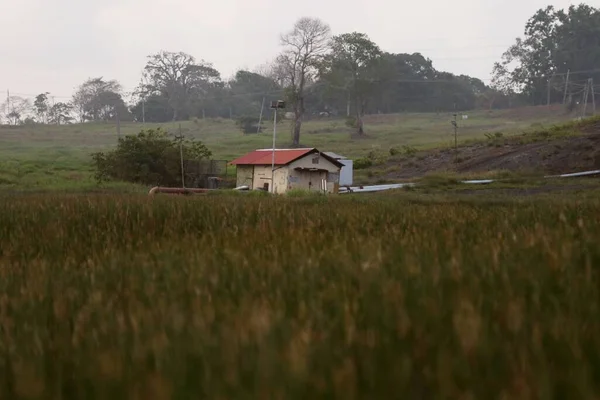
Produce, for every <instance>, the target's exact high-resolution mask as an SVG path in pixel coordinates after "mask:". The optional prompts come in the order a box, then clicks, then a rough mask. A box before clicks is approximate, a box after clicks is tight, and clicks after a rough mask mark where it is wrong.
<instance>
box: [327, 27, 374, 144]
mask: <svg viewBox="0 0 600 400" xmlns="http://www.w3.org/2000/svg"><path fill="white" fill-rule="evenodd" d="M381 55H382V52H381V50H380V49H379V47H378V46H377V45H376V44H375V43H373V42H372V41H371V40H370V39H369V38H368V36H367V35H365V34H364V33H358V32H353V33H345V34H342V35H339V36H335V37H334V38H333V40H332V43H331V54H330V55H329V57H328V58H327V61H326V63H325V65H326V67H325V71H326V72H325V73H324V76H325V77H326V79H328V80H329V81H330V82H336V83H337V85H338V87H343V88H344V89H345V90H346V92H347V93H348V96H349V98H350V97H352V98H353V99H354V104H355V113H356V129H357V133H358V134H359V135H363V134H364V127H363V115H364V111H365V106H366V101H367V98H368V96H369V94H370V93H371V91H372V90H373V89H374V88H375V83H374V80H375V74H374V71H375V67H376V65H377V62H378V61H379V60H380V59H381Z"/></svg>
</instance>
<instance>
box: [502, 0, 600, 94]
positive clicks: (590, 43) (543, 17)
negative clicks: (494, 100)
mask: <svg viewBox="0 0 600 400" xmlns="http://www.w3.org/2000/svg"><path fill="white" fill-rule="evenodd" d="M598 26H600V10H598V9H596V8H593V7H590V6H588V5H584V4H582V5H579V6H571V7H569V9H568V10H567V11H565V10H559V11H557V10H555V9H554V7H552V6H549V7H547V8H545V9H540V10H538V11H537V12H536V13H535V14H534V15H533V16H532V17H531V18H530V19H529V21H528V22H527V24H526V26H525V32H524V33H525V36H524V37H523V38H518V39H517V41H516V43H515V44H514V45H513V46H511V47H510V48H509V49H508V50H507V51H506V52H505V53H504V55H503V56H502V60H501V61H500V62H499V63H497V64H496V65H495V67H494V81H495V82H496V83H497V87H498V89H499V90H501V91H503V92H505V93H509V92H521V93H523V94H524V95H525V96H526V97H527V98H528V99H529V100H530V101H531V102H533V103H534V104H542V103H545V102H546V101H547V100H548V95H550V101H562V99H563V95H564V87H567V89H568V88H569V85H567V82H566V76H567V73H568V72H569V73H570V75H571V82H575V84H577V83H579V84H581V83H584V82H585V81H586V80H587V79H588V78H593V79H594V80H595V81H596V82H598V81H600V71H599V70H598V65H600V35H599V34H598Z"/></svg>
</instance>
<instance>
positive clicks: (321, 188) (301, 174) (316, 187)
mask: <svg viewBox="0 0 600 400" xmlns="http://www.w3.org/2000/svg"><path fill="white" fill-rule="evenodd" d="M272 159H273V150H272V149H261V150H255V151H253V152H251V153H248V154H246V155H245V156H242V157H240V158H238V159H236V160H233V161H232V162H231V164H233V165H235V166H236V167H237V186H238V187H241V186H248V187H249V188H250V190H266V191H272V190H271V189H273V188H274V190H273V192H274V193H277V194H283V193H286V192H287V191H289V190H293V189H300V190H307V191H314V192H327V193H335V192H337V189H338V186H339V180H340V170H341V169H342V167H343V166H344V165H343V164H342V163H341V162H340V161H338V160H336V159H334V158H332V157H330V156H328V155H327V154H325V153H321V152H320V151H319V150H317V149H315V148H308V149H275V170H274V175H275V177H274V178H275V179H272V174H271V163H272ZM272 184H273V185H274V186H273V187H272V186H271V185H272Z"/></svg>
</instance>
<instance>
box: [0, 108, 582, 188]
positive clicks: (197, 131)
mask: <svg viewBox="0 0 600 400" xmlns="http://www.w3.org/2000/svg"><path fill="white" fill-rule="evenodd" d="M467 114H468V115H469V119H468V120H462V119H461V120H460V121H459V124H460V130H459V143H460V144H464V143H466V142H470V141H477V140H485V139H486V138H485V134H486V133H490V132H499V131H501V132H503V134H504V135H505V136H510V135H513V134H519V133H521V132H523V131H524V130H527V129H531V128H532V127H540V126H549V125H551V124H554V123H557V122H559V121H564V120H568V119H571V118H572V116H568V115H565V114H564V110H562V109H560V108H559V109H556V108H552V109H548V108H546V107H538V108H525V109H519V110H501V111H474V112H469V113H467ZM451 119H452V116H451V115H450V114H448V113H442V114H435V113H431V114H396V115H374V116H367V117H366V119H365V123H366V131H367V137H366V138H361V139H356V138H352V137H351V133H352V131H351V130H350V129H349V128H347V127H346V126H345V124H344V120H343V119H323V120H317V121H308V122H306V123H305V124H304V125H303V130H302V137H301V141H302V144H303V145H305V146H311V147H317V148H319V149H320V150H322V151H334V152H337V153H340V154H343V155H345V156H348V157H352V158H357V157H364V156H365V155H367V154H368V153H369V152H370V151H373V150H375V151H382V152H387V151H389V149H390V148H392V147H402V146H410V147H415V148H416V149H429V148H439V147H448V146H450V145H451V144H453V140H454V139H453V129H452V126H451V124H450V120H451ZM158 126H162V127H163V128H166V129H167V130H169V131H170V132H172V133H177V132H178V130H179V123H168V124H160V125H159V124H146V125H145V127H146V128H156V127H158ZM181 127H182V133H184V134H185V135H187V136H189V137H195V138H197V139H200V140H202V141H204V142H205V143H206V144H207V145H208V147H209V148H210V149H211V150H212V151H213V153H214V158H216V159H226V160H232V159H234V158H236V157H238V156H240V155H242V154H244V153H245V152H247V151H251V150H254V149H256V148H270V147H271V140H272V136H271V131H272V123H271V124H270V123H269V122H267V123H266V124H265V133H263V134H260V135H246V136H244V135H242V134H241V132H240V131H239V130H238V129H237V128H236V127H235V124H234V122H233V121H231V120H224V119H216V120H194V121H186V122H182V123H181ZM142 128H143V125H142V124H136V123H125V124H122V127H121V134H122V135H126V134H135V133H137V132H139V130H140V129H142ZM278 129H279V132H278V141H277V143H278V145H277V146H278V147H280V148H281V147H286V146H287V145H288V144H289V143H290V139H289V138H290V123H289V122H288V121H285V122H282V123H281V124H280V125H279V128H278ZM116 142H117V132H116V127H115V126H114V125H113V124H109V123H106V124H104V123H97V124H76V125H68V126H20V127H6V126H4V127H0V187H13V188H14V187H18V188H29V189H39V188H50V189H52V188H54V189H82V188H85V189H89V190H92V189H94V188H95V187H96V184H95V182H94V180H93V174H92V171H91V158H90V154H91V153H92V152H95V151H99V150H103V149H109V148H111V147H113V146H115V144H116ZM120 189H122V188H120Z"/></svg>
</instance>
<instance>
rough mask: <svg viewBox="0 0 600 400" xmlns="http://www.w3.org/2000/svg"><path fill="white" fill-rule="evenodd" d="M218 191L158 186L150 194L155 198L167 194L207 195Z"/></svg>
mask: <svg viewBox="0 0 600 400" xmlns="http://www.w3.org/2000/svg"><path fill="white" fill-rule="evenodd" d="M214 190H216V189H193V188H171V187H160V186H156V187H153V188H152V189H150V191H149V192H148V194H149V195H150V196H153V195H155V194H158V193H167V194H206V193H208V192H212V191H214Z"/></svg>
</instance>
